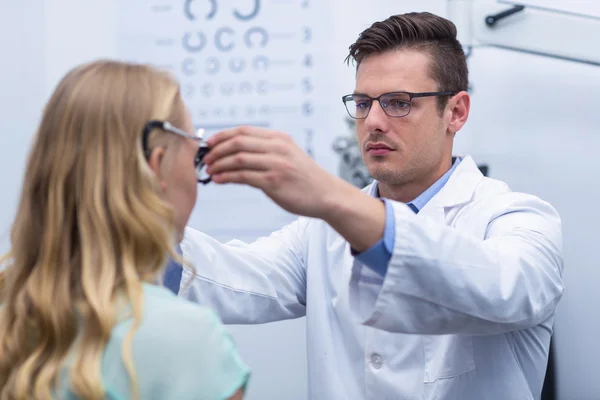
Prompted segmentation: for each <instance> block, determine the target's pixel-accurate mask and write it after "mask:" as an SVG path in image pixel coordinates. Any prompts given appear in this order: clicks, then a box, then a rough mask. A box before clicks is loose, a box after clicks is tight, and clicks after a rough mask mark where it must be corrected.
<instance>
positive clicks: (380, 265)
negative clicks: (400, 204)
mask: <svg viewBox="0 0 600 400" xmlns="http://www.w3.org/2000/svg"><path fill="white" fill-rule="evenodd" d="M459 163H460V158H459V157H456V160H455V161H454V164H452V167H451V168H450V169H449V170H448V171H447V172H446V173H445V174H444V175H442V177H441V178H440V179H438V180H437V181H435V183H434V184H433V185H431V186H430V187H429V188H427V190H425V191H424V192H423V193H421V194H420V195H419V196H418V197H417V198H416V199H414V200H413V201H411V202H410V203H407V206H409V207H410V208H411V210H413V211H414V212H415V213H418V212H419V211H420V210H422V209H423V207H425V205H426V204H427V203H428V202H429V200H431V199H432V198H433V196H435V195H436V194H437V193H438V192H439V191H440V190H441V189H442V188H443V187H444V185H445V184H446V182H448V179H450V176H451V175H452V173H453V172H454V170H455V169H456V167H457V166H458V164H459ZM372 193H373V194H374V195H375V196H379V194H378V193H379V190H378V189H377V183H375V186H374V187H373V191H372ZM382 200H383V202H384V203H385V228H384V231H383V238H382V239H381V240H380V241H379V242H377V243H375V245H373V246H372V247H371V248H369V249H367V250H365V251H364V252H362V253H360V254H356V258H357V259H358V260H359V261H360V262H362V263H363V264H365V265H366V266H368V267H369V268H371V269H372V270H374V271H375V272H377V273H379V274H380V275H381V276H385V274H386V272H387V267H388V263H389V262H390V258H392V251H393V249H394V241H395V239H396V220H395V219H394V209H393V207H392V204H391V203H390V202H389V201H388V200H387V199H382Z"/></svg>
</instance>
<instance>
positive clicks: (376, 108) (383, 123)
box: [365, 101, 389, 132]
mask: <svg viewBox="0 0 600 400" xmlns="http://www.w3.org/2000/svg"><path fill="white" fill-rule="evenodd" d="M388 123H389V116H388V115H387V114H386V113H385V111H383V108H382V107H381V104H380V103H379V101H373V103H372V104H371V109H370V110H369V114H368V115H367V118H365V127H366V128H367V129H368V130H369V132H375V131H381V132H386V131H387V126H388Z"/></svg>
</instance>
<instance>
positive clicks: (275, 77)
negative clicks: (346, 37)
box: [117, 0, 342, 240]
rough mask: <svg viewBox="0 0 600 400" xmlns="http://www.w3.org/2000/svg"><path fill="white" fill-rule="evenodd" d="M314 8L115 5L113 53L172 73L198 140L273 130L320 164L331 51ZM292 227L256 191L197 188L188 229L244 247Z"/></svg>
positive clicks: (270, 0)
mask: <svg viewBox="0 0 600 400" xmlns="http://www.w3.org/2000/svg"><path fill="white" fill-rule="evenodd" d="M323 3H327V2H323V1H317V0H179V1H173V0H153V1H148V0H128V1H123V2H119V26H118V36H117V41H118V44H117V52H118V56H119V58H121V59H124V60H128V61H134V62H144V63H150V64H152V65H155V66H158V67H160V68H164V69H166V70H168V71H170V72H171V73H173V74H174V75H175V76H176V77H177V79H178V80H179V82H180V84H181V88H182V95H183V98H184V101H185V102H186V104H187V106H188V107H189V108H190V111H191V113H192V118H193V120H194V124H195V125H196V126H197V127H202V128H204V129H205V137H208V136H210V135H211V134H214V133H216V132H218V131H220V130H222V129H226V128H229V127H233V126H237V125H242V124H250V125H255V126H261V127H265V128H269V129H275V130H279V131H284V132H286V133H288V134H290V135H291V136H292V137H293V138H294V140H295V141H296V143H297V144H298V145H299V146H301V147H302V148H303V149H304V150H305V151H306V152H307V153H308V154H309V155H311V157H313V158H314V159H315V160H316V161H317V162H320V161H323V160H325V158H326V157H331V152H330V149H331V138H332V135H329V136H324V135H327V128H326V127H327V124H328V121H327V120H328V112H329V110H328V108H327V107H330V106H331V105H330V103H331V99H327V100H328V101H329V103H327V102H325V101H323V97H324V96H323V92H324V91H326V87H327V85H328V81H327V80H328V75H329V74H328V72H327V68H328V63H329V60H328V59H327V56H328V51H329V49H328V46H331V45H332V44H331V41H330V39H329V36H330V33H331V32H328V31H327V29H328V24H329V25H330V22H331V19H330V17H328V12H329V10H328V9H327V8H328V7H327V6H326V5H324V4H323ZM329 29H331V28H330V26H329ZM338 61H339V60H338ZM329 78H330V77H329ZM326 103H327V104H329V105H327V104H326ZM339 106H340V107H342V105H341V102H340V105H339ZM317 131H319V134H317ZM294 218H295V217H294V216H292V215H289V214H288V213H286V212H285V211H283V210H281V209H279V207H277V206H275V205H274V204H273V203H272V201H271V200H270V199H268V198H267V197H266V196H265V195H263V194H262V193H261V192H259V191H258V190H255V189H253V188H248V187H244V186H241V185H216V184H214V183H210V184H209V185H206V186H203V185H200V186H199V187H198V201H197V205H196V209H195V211H194V213H193V215H192V218H191V220H190V225H191V226H193V227H195V228H198V229H200V230H202V231H204V232H206V233H208V234H210V235H212V236H214V237H215V238H217V239H220V240H228V239H230V238H240V239H248V240H251V239H253V238H255V237H258V236H261V235H265V234H268V233H270V232H271V231H272V230H274V229H278V228H280V227H281V226H282V225H284V224H285V223H287V222H289V221H292V220H293V219H294Z"/></svg>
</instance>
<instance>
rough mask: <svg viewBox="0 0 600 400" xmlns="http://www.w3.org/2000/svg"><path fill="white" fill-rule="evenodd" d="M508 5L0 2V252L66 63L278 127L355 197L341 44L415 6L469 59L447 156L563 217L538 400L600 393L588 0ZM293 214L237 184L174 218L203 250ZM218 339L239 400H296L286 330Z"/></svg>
mask: <svg viewBox="0 0 600 400" xmlns="http://www.w3.org/2000/svg"><path fill="white" fill-rule="evenodd" d="M514 3H515V2H512V1H501V0H476V1H474V0H419V1H409V0H395V1H392V0H371V1H369V2H367V1H365V0H362V1H356V0H320V1H318V0H228V1H225V0H177V1H175V0H120V1H117V0H0V14H1V15H2V16H3V23H2V25H0V29H1V30H2V32H1V33H2V34H1V35H0V41H1V42H0V48H1V49H2V50H3V53H4V56H3V57H2V63H1V64H0V80H1V87H2V91H1V93H0V107H1V108H0V110H1V112H0V127H2V134H1V135H0V148H2V150H3V154H2V157H0V185H1V187H2V188H3V190H2V196H1V197H0V239H1V240H0V246H1V247H2V251H4V250H6V249H7V248H8V239H9V238H8V234H9V228H10V224H11V222H12V218H13V216H14V212H15V207H16V203H17V200H18V193H19V190H20V186H21V179H22V173H23V168H24V165H25V159H26V155H27V152H28V148H29V145H30V141H31V138H32V135H33V134H34V131H35V128H36V125H37V124H38V122H39V118H40V113H41V111H42V108H43V106H44V104H45V102H46V101H47V99H48V97H49V95H50V93H51V91H52V90H53V89H54V87H55V85H56V84H57V82H58V80H59V79H60V78H61V77H62V76H63V75H64V74H65V73H66V72H67V71H68V70H69V69H71V68H73V67H74V66H75V65H77V64H79V63H81V62H85V61H90V60H93V59H97V58H105V57H108V58H118V59H123V60H129V61H138V62H149V63H152V64H155V65H159V66H161V67H163V68H166V69H168V70H170V71H172V72H173V73H174V74H175V75H176V76H177V77H178V79H179V80H180V81H181V84H182V88H183V93H184V96H185V101H186V102H187V103H188V105H189V106H190V108H191V110H192V113H193V117H194V120H195V123H196V124H197V125H198V126H202V127H204V128H205V129H206V130H207V134H208V135H210V134H212V133H214V132H216V131H218V130H220V129H223V128H225V127H229V126H234V125H238V124H242V123H250V124H256V125H262V126H267V127H270V128H272V129H277V130H283V131H285V132H288V133H289V134H290V135H292V136H293V137H294V139H295V140H296V141H297V142H298V143H299V144H300V145H301V146H302V147H303V148H304V149H305V150H306V151H307V152H308V153H309V154H311V155H312V156H313V157H314V158H315V160H316V161H317V162H318V163H319V164H321V165H322V166H323V167H324V168H326V169H327V170H329V171H330V172H332V173H335V174H338V175H341V176H343V177H344V178H345V179H348V180H350V181H352V182H353V183H354V184H356V185H357V186H360V185H362V184H364V183H366V182H368V181H369V179H370V178H369V177H368V173H366V171H365V170H364V168H363V166H362V165H361V163H360V160H358V159H357V158H356V156H357V155H358V152H357V151H356V148H355V147H353V129H352V128H353V126H352V124H351V123H349V121H348V119H347V115H346V111H345V109H344V106H343V104H342V101H341V97H342V95H345V94H348V93H351V92H352V91H353V89H354V69H353V67H352V66H348V65H346V64H345V63H344V58H345V57H346V55H347V51H348V46H349V45H350V44H351V43H352V42H353V41H354V40H355V39H356V38H357V35H358V34H359V32H361V31H362V30H363V29H365V28H367V27H368V26H369V25H371V24H372V23H373V22H375V21H377V20H381V19H385V18H387V17H388V16H390V15H391V14H397V13H404V12H409V11H430V12H433V13H436V14H439V15H442V16H446V17H449V18H451V19H452V20H453V21H455V22H456V24H457V26H458V29H459V35H460V39H461V41H462V42H463V44H464V45H465V49H466V51H467V53H468V54H469V57H468V62H469V68H470V86H471V94H472V109H471V114H470V118H469V121H468V122H467V124H466V126H465V128H464V129H463V130H462V131H460V132H459V133H458V134H457V136H456V148H455V154H457V155H465V154H470V155H472V156H473V157H474V158H475V160H476V161H477V162H478V163H479V164H480V165H485V166H486V167H487V168H488V175H489V176H491V177H494V178H498V179H501V180H503V181H505V182H507V183H508V184H509V185H510V186H511V188H512V189H513V190H515V191H524V192H529V193H532V194H535V195H538V196H540V197H542V198H543V199H545V200H547V201H549V202H550V203H552V204H553V205H554V206H555V207H556V208H557V209H558V211H559V213H560V214H561V216H562V218H563V227H564V230H563V234H564V254H565V273H564V279H565V285H566V290H565V295H564V297H563V300H562V302H561V304H560V306H559V311H558V314H557V318H556V324H555V335H554V338H553V343H552V347H553V349H552V350H553V351H552V362H551V365H550V368H549V378H548V384H547V387H546V390H545V393H544V396H545V397H544V398H545V399H548V400H549V399H560V400H595V399H600V379H599V378H600V366H599V365H598V360H599V359H600V339H599V335H598V332H600V311H598V310H597V309H596V307H597V306H598V305H600V290H598V286H599V283H600V265H599V262H598V257H597V253H596V251H595V250H596V246H597V245H598V241H599V240H600V235H598V234H597V231H596V229H597V227H598V226H600V211H599V202H600V184H598V181H597V179H598V175H600V174H599V173H600V161H599V160H598V157H597V153H598V149H599V148H600V131H599V126H600V112H599V111H598V106H597V105H598V104H599V99H600V97H599V96H600V94H599V93H600V46H598V43H597V41H598V40H600V2H599V1H598V0H579V1H577V0H570V1H567V0H524V1H522V2H519V3H518V4H517V6H524V7H517V8H515V4H514ZM508 10H510V11H511V12H513V11H514V13H513V14H512V15H509V16H507V17H505V18H499V19H494V18H492V19H491V20H490V19H487V22H486V18H487V17H490V16H492V17H494V16H501V15H502V14H499V13H502V12H504V11H508ZM293 218H294V216H293V215H289V214H287V213H285V212H283V211H281V210H279V209H278V208H277V207H275V206H274V205H273V204H272V203H271V202H270V200H269V199H267V198H266V197H265V196H263V195H262V194H261V193H259V192H257V191H255V190H253V189H249V188H243V187H238V186H227V187H217V186H216V185H207V186H206V187H201V188H200V191H199V198H198V204H197V207H196V210H195V211H194V214H193V216H192V219H191V220H190V225H191V226H193V227H195V228H198V229H201V230H203V231H205V232H207V233H209V234H211V235H213V236H214V237H216V238H217V239H219V240H228V239H231V238H238V239H242V240H253V239H254V238H256V237H258V236H260V235H264V234H268V233H270V232H271V231H272V230H274V229H277V228H279V227H281V226H282V225H284V224H285V223H287V222H290V221H291V220H292V219H293ZM197 267H199V268H201V267H202V266H197ZM231 330H232V331H233V334H234V337H235V339H236V341H237V343H238V345H239V346H240V351H241V353H242V356H243V357H244V359H245V360H246V361H247V362H248V363H249V364H250V366H251V367H252V369H253V380H252V384H251V385H250V388H249V392H248V399H249V400H257V399H272V398H281V397H282V396H283V395H284V394H285V398H286V399H289V400H304V399H306V396H307V388H306V383H307V382H306V380H307V379H306V378H307V373H306V342H305V340H306V339H305V324H304V320H303V319H299V320H293V321H283V322H278V323H272V324H265V325H259V326H233V327H231ZM190 334H191V335H193V332H190ZM290 393H291V394H290Z"/></svg>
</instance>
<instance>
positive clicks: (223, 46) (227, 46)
mask: <svg viewBox="0 0 600 400" xmlns="http://www.w3.org/2000/svg"><path fill="white" fill-rule="evenodd" d="M233 33H234V32H233V29H231V28H228V27H223V28H219V29H218V30H217V32H216V33H215V46H217V49H219V50H221V51H230V50H231V49H233V46H234V45H235V41H234V40H233V39H230V40H229V42H224V41H223V35H225V34H229V35H230V36H233Z"/></svg>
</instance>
